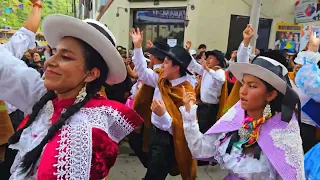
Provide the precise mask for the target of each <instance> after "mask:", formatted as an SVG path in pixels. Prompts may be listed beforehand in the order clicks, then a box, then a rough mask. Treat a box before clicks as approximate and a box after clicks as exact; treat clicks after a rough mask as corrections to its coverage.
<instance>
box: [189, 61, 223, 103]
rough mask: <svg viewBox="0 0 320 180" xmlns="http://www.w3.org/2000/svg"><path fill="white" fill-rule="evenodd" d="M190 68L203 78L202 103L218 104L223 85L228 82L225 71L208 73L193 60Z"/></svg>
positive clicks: (210, 71) (201, 88)
mask: <svg viewBox="0 0 320 180" xmlns="http://www.w3.org/2000/svg"><path fill="white" fill-rule="evenodd" d="M189 67H190V68H191V69H192V70H193V71H195V72H196V73H198V74H199V75H201V76H202V82H201V87H200V97H201V101H202V102H204V103H209V104H218V103H219V96H220V95H221V89H222V85H223V83H224V82H225V81H226V75H225V72H224V70H222V69H219V70H217V71H214V70H212V69H210V70H209V71H206V70H205V69H204V68H203V67H202V66H201V65H200V64H198V63H197V61H196V60H195V59H193V58H192V61H191V63H190V65H189Z"/></svg>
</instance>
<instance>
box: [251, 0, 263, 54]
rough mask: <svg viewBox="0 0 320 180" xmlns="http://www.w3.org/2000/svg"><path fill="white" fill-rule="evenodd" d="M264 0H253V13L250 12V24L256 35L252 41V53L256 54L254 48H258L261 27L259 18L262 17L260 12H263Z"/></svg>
mask: <svg viewBox="0 0 320 180" xmlns="http://www.w3.org/2000/svg"><path fill="white" fill-rule="evenodd" d="M261 6H262V0H253V4H252V7H251V14H250V22H249V23H250V24H252V26H253V28H254V30H255V35H254V37H253V39H252V41H251V43H250V46H251V47H252V49H251V51H252V52H251V53H253V54H254V49H255V48H256V42H257V38H258V29H259V19H260V12H261Z"/></svg>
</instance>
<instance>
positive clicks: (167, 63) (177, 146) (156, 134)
mask: <svg viewBox="0 0 320 180" xmlns="http://www.w3.org/2000/svg"><path fill="white" fill-rule="evenodd" d="M130 34H131V37H132V41H133V43H134V47H135V49H134V58H133V63H134V64H135V69H136V72H137V73H138V76H139V79H140V80H142V82H143V83H144V84H146V85H148V86H151V87H152V88H154V92H152V96H151V98H152V99H151V98H150V99H151V101H152V103H151V110H152V113H151V114H150V117H151V119H150V122H149V124H150V125H151V123H152V125H151V128H150V144H149V147H148V163H147V168H148V170H147V173H146V176H145V180H164V179H166V177H167V175H168V173H170V174H171V175H178V174H179V173H178V172H176V171H175V170H176V165H177V168H178V169H177V170H179V172H180V173H181V176H182V179H183V180H194V179H196V161H195V160H193V159H192V156H191V153H190V151H189V149H188V145H187V142H186V140H185V137H184V132H183V127H182V119H181V114H180V112H179V107H180V106H181V105H183V102H182V98H183V94H182V92H183V91H182V90H183V87H185V88H186V89H187V90H188V92H192V91H193V87H192V85H191V84H190V83H189V82H188V80H187V77H186V74H187V73H189V74H191V73H190V72H189V71H188V70H187V67H188V65H189V63H190V61H191V56H190V54H189V53H188V51H187V50H186V49H184V48H183V47H181V46H175V47H173V48H171V49H170V50H169V51H166V52H165V51H164V53H165V54H166V58H165V59H164V63H163V64H162V69H161V70H160V72H159V73H156V72H154V71H152V70H151V69H148V68H147V63H146V62H145V60H144V56H143V52H142V48H141V47H142V40H143V34H142V33H141V32H140V30H139V29H138V30H137V31H136V30H134V29H133V30H132V31H131V33H130ZM141 89H142V88H141ZM146 108H148V107H146ZM149 108H150V107H149ZM150 117H149V118H150ZM146 122H147V119H145V125H146Z"/></svg>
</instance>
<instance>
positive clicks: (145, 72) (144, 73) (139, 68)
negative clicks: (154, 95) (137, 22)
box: [130, 28, 159, 88]
mask: <svg viewBox="0 0 320 180" xmlns="http://www.w3.org/2000/svg"><path fill="white" fill-rule="evenodd" d="M130 36H131V38H132V42H133V44H134V56H133V57H132V60H133V63H134V66H135V70H136V72H137V73H138V77H139V79H140V80H141V81H142V82H143V83H145V84H147V85H149V86H151V87H154V88H155V87H156V86H157V84H158V77H159V75H158V74H157V73H156V72H154V71H153V70H152V69H149V68H148V65H147V62H146V60H145V58H144V55H143V52H142V40H143V32H140V29H139V28H137V30H135V29H132V30H131V32H130Z"/></svg>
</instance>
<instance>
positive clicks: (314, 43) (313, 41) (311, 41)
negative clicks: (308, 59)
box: [308, 26, 320, 52]
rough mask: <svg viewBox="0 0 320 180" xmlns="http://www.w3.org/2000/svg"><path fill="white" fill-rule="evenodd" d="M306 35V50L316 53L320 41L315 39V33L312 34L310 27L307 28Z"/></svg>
mask: <svg viewBox="0 0 320 180" xmlns="http://www.w3.org/2000/svg"><path fill="white" fill-rule="evenodd" d="M308 35H309V45H308V49H309V50H310V51H314V52H316V51H317V48H318V46H319V44H320V39H319V38H317V36H316V33H315V32H313V30H312V26H309V29H308Z"/></svg>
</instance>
